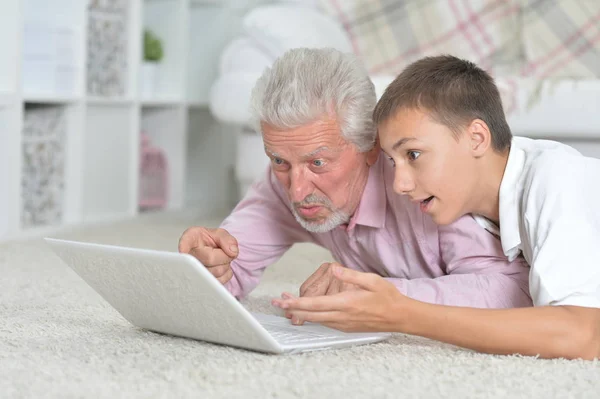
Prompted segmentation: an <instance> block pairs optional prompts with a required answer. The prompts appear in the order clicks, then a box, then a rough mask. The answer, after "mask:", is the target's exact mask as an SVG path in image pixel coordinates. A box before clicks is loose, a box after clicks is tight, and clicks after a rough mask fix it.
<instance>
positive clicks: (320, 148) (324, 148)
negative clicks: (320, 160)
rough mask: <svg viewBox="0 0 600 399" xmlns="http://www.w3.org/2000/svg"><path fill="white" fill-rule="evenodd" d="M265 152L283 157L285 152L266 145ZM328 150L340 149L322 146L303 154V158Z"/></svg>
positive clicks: (276, 156)
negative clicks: (282, 152)
mask: <svg viewBox="0 0 600 399" xmlns="http://www.w3.org/2000/svg"><path fill="white" fill-rule="evenodd" d="M265 152H266V153H267V154H269V155H271V156H272V157H274V158H282V157H283V154H281V153H278V152H276V151H273V150H271V149H269V147H267V146H265ZM327 152H339V149H338V150H337V151H333V150H332V149H331V148H329V147H328V146H321V147H319V148H317V149H315V150H313V151H310V152H307V153H305V154H302V158H314V157H316V156H318V155H319V154H323V153H327Z"/></svg>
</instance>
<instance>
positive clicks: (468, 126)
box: [273, 56, 600, 359]
mask: <svg viewBox="0 0 600 399" xmlns="http://www.w3.org/2000/svg"><path fill="white" fill-rule="evenodd" d="M373 118H374V121H375V123H376V124H377V126H378V131H379V141H380V144H381V147H382V149H383V151H384V152H385V154H386V156H387V157H388V158H389V161H390V162H392V163H393V164H394V165H395V180H394V190H395V191H396V192H397V193H398V194H401V195H408V196H409V197H410V198H411V199H412V200H413V201H416V202H419V203H420V208H421V210H422V211H423V212H425V213H427V214H429V215H430V216H431V217H432V218H433V220H434V221H435V222H436V223H438V224H448V223H451V222H453V221H454V220H456V219H457V218H459V217H461V216H463V215H465V214H469V213H470V214H473V216H474V217H475V219H476V220H477V221H478V222H479V223H480V224H481V225H482V226H483V227H484V228H486V229H487V230H489V231H490V232H492V233H493V234H496V235H498V236H499V237H500V239H501V242H502V248H503V251H504V253H505V255H506V256H507V257H508V258H509V259H515V258H516V257H517V256H520V255H521V254H522V256H524V258H525V259H526V260H527V262H528V263H529V265H530V278H529V281H530V285H529V287H530V292H531V295H532V299H533V302H534V305H535V306H534V307H533V308H520V309H502V310H489V309H474V308H461V307H451V306H441V305H432V304H425V303H423V302H419V301H415V300H412V299H409V298H407V297H404V296H402V295H401V294H400V293H399V292H398V291H397V290H395V289H394V287H393V286H391V285H390V284H388V283H387V282H386V281H385V280H383V279H381V278H379V277H377V276H374V275H371V274H366V273H359V272H356V271H353V270H346V269H342V268H336V269H335V271H334V273H335V275H336V276H337V277H338V278H339V279H340V280H342V281H343V282H346V283H350V284H354V285H357V286H359V287H360V288H362V289H360V290H355V291H348V292H344V293H340V294H337V295H333V296H325V297H316V298H293V297H291V296H290V295H289V294H284V298H283V299H282V300H274V301H273V302H274V304H276V305H278V306H280V307H282V308H284V309H286V310H287V313H288V315H289V316H291V317H293V320H294V321H298V320H301V321H314V322H319V323H323V324H326V325H329V326H332V327H335V328H339V329H343V330H351V331H358V330H361V331H364V330H381V331H398V332H403V333H409V334H414V335H421V336H425V337H428V338H432V339H437V340H440V341H444V342H448V343H451V344H455V345H459V346H463V347H467V348H471V349H475V350H479V351H482V352H487V353H496V354H513V353H520V354H523V355H539V356H541V357H544V358H555V357H565V358H584V359H593V358H597V357H600V211H598V210H597V209H596V206H597V205H596V204H597V202H598V199H599V198H600V160H597V159H594V158H587V157H584V156H582V155H581V154H579V153H578V152H577V151H575V150H574V149H572V148H571V147H568V146H566V145H563V144H560V143H557V142H551V141H545V140H531V139H527V138H519V137H515V138H513V137H512V134H511V131H510V128H509V126H508V124H507V122H506V120H505V116H504V112H503V109H502V103H501V99H500V96H499V93H498V90H497V88H496V85H495V83H494V81H493V79H492V78H491V77H490V76H489V75H488V74H487V73H486V72H485V71H483V70H481V69H480V68H478V67H477V66H476V65H475V64H473V63H471V62H468V61H464V60H460V59H458V58H455V57H452V56H438V57H428V58H424V59H421V60H419V61H417V62H415V63H413V64H411V65H410V66H408V67H407V68H406V69H405V70H404V71H403V72H402V73H401V74H400V75H399V76H398V77H397V78H396V79H395V80H394V82H392V83H391V84H390V86H389V87H388V88H387V89H386V91H385V93H384V94H383V96H382V98H381V99H380V100H379V102H378V104H377V106H376V108H375V110H374V113H373Z"/></svg>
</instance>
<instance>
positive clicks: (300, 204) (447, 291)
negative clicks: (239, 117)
mask: <svg viewBox="0 0 600 399" xmlns="http://www.w3.org/2000/svg"><path fill="white" fill-rule="evenodd" d="M375 103H376V96H375V90H374V87H373V84H372V83H371V81H370V79H369V77H368V74H367V72H366V71H365V70H364V68H363V67H362V65H361V63H360V61H359V60H357V59H356V58H355V57H354V56H353V55H350V54H342V53H340V52H338V51H336V50H332V49H294V50H291V51H289V52H287V53H286V54H284V55H283V56H282V57H281V58H279V59H278V60H277V61H275V63H274V65H273V67H272V68H271V69H269V70H266V71H265V72H264V74H263V75H262V77H261V78H260V79H259V80H258V82H257V83H256V86H255V88H254V90H253V92H252V99H251V104H252V113H253V115H254V117H255V122H256V127H257V129H259V130H260V131H261V132H262V137H263V141H264V146H265V152H266V154H267V156H268V157H269V158H270V159H271V165H270V166H269V168H268V170H267V171H266V172H265V175H264V177H263V178H262V179H261V180H260V181H258V182H256V183H255V184H254V186H253V187H252V189H251V190H250V191H249V193H248V194H247V195H246V197H245V198H244V199H243V200H242V201H241V202H240V203H239V204H238V205H237V207H236V208H235V209H234V210H233V212H232V213H231V214H230V215H229V217H227V218H226V219H225V221H224V222H223V223H222V225H221V227H220V228H218V229H208V228H204V227H192V228H189V229H188V230H186V231H185V232H184V234H183V235H182V237H181V239H180V242H179V250H180V251H181V252H186V253H190V254H192V255H194V256H195V257H197V258H198V259H199V260H200V261H201V262H202V263H203V264H204V265H205V266H206V267H207V268H208V270H210V272H211V273H212V274H213V275H214V276H215V277H216V278H218V280H219V281H220V282H221V283H223V284H224V285H225V287H227V289H228V290H229V291H230V292H231V293H232V294H233V295H234V296H236V297H238V298H240V297H243V296H245V295H247V294H248V293H249V292H250V291H251V290H252V289H253V288H254V287H255V286H256V285H257V284H258V282H259V279H260V276H261V274H262V273H263V271H264V269H265V268H266V267H267V266H269V265H270V264H272V263H274V262H275V261H276V260H277V259H278V258H279V257H281V256H282V255H283V253H284V252H285V251H286V250H288V249H289V248H290V247H291V246H292V245H293V244H294V243H299V242H312V243H315V244H317V245H320V246H323V247H325V248H327V249H328V250H329V251H331V253H332V254H333V256H334V258H335V259H336V260H337V261H338V262H339V263H340V264H341V265H343V266H345V267H348V268H352V269H355V270H360V271H367V272H373V273H377V274H378V275H380V276H383V277H385V278H386V279H388V280H389V281H391V282H392V283H393V284H394V285H395V286H396V287H397V288H398V290H400V291H401V292H402V293H403V294H404V295H406V296H408V297H411V298H414V299H417V300H421V301H425V302H430V303H436V304H445V305H456V306H471V307H479V308H484V307H486V308H507V307H524V306H530V305H531V298H530V296H529V291H528V277H527V276H528V271H529V270H528V266H527V264H526V263H525V262H524V261H523V260H522V259H517V260H515V261H514V262H509V261H508V260H507V259H506V257H505V256H504V255H503V253H502V247H501V245H500V242H499V240H498V238H497V237H496V236H494V235H492V234H491V233H489V232H488V231H486V230H484V229H483V228H482V227H480V226H479V225H478V224H477V222H476V221H475V220H474V219H473V218H472V217H470V216H465V217H462V218H461V219H459V220H457V221H456V222H454V223H453V224H451V225H447V226H437V225H436V224H435V223H434V222H433V221H432V220H431V219H430V217H429V216H427V215H426V214H425V213H423V212H422V211H421V208H423V207H424V206H425V200H426V198H421V199H420V200H421V203H419V202H416V203H415V202H410V201H409V200H408V199H407V198H406V197H405V196H399V195H396V194H395V193H394V190H393V182H394V170H393V166H392V164H391V163H390V162H388V161H387V160H386V159H385V158H384V156H383V155H382V154H380V148H379V145H378V143H377V140H376V129H375V126H374V124H373V122H372V119H371V114H372V112H373V108H374V106H375ZM331 266H332V265H331V264H323V265H321V266H320V267H319V268H318V270H317V271H316V272H315V273H314V274H313V275H312V276H311V277H309V279H308V280H307V281H306V282H305V283H304V284H303V285H302V287H300V295H302V296H312V295H329V294H334V293H338V292H340V291H344V290H347V289H354V288H355V287H353V286H349V285H345V284H342V283H340V280H338V279H336V278H335V277H334V275H333V273H331V270H332V269H331ZM293 321H295V322H300V321H296V320H293Z"/></svg>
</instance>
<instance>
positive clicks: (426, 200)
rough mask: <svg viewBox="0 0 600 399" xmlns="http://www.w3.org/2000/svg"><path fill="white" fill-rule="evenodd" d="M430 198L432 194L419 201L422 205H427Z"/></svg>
mask: <svg viewBox="0 0 600 399" xmlns="http://www.w3.org/2000/svg"><path fill="white" fill-rule="evenodd" d="M432 199H433V195H432V196H431V197H429V198H425V199H424V200H423V201H421V203H422V204H423V205H427V204H428V203H429V201H431V200H432Z"/></svg>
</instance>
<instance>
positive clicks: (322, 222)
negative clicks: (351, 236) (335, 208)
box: [294, 212, 347, 233]
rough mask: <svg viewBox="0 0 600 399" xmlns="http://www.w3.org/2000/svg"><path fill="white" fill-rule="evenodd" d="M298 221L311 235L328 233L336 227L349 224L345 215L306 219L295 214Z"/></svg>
mask: <svg viewBox="0 0 600 399" xmlns="http://www.w3.org/2000/svg"><path fill="white" fill-rule="evenodd" d="M294 216H295V217H296V221H298V223H300V225H301V226H302V227H303V228H304V229H305V230H307V231H310V232H311V233H327V232H328V231H331V230H333V229H335V228H336V227H338V226H340V225H342V224H344V223H346V222H347V220H346V219H347V218H346V217H345V215H335V214H334V215H330V216H328V217H324V216H321V217H318V218H317V217H311V218H305V217H303V216H301V215H299V214H297V213H296V212H294Z"/></svg>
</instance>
